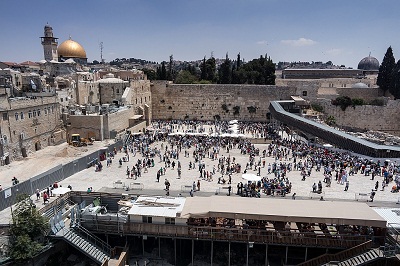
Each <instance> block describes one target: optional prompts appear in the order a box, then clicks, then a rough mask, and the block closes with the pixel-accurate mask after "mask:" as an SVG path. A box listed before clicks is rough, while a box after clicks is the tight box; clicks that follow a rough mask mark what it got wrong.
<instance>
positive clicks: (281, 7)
mask: <svg viewBox="0 0 400 266" xmlns="http://www.w3.org/2000/svg"><path fill="white" fill-rule="evenodd" d="M0 10H1V19H0V24H1V30H0V43H1V44H0V61H13V62H22V61H26V60H31V61H39V60H41V59H43V57H44V56H43V48H42V45H41V44H40V38H39V37H40V36H43V28H44V26H45V25H46V23H49V25H51V26H52V27H53V31H54V35H55V37H58V38H59V43H61V42H63V41H65V40H67V39H68V37H69V35H71V37H72V39H73V40H75V41H77V42H79V43H80V44H81V45H82V46H83V47H84V48H85V50H86V53H87V56H88V60H89V61H90V62H91V61H93V60H100V48H99V43H100V42H103V45H104V50H103V57H104V58H105V59H106V61H110V60H112V59H115V58H123V57H126V58H129V57H135V58H141V59H147V60H151V61H157V62H161V61H163V60H166V61H167V60H168V59H169V55H171V54H173V56H174V59H177V60H187V61H189V60H196V59H201V58H203V57H204V56H206V57H209V56H210V54H211V52H213V54H214V56H215V57H218V58H223V57H225V54H226V53H227V52H228V54H229V57H230V58H232V59H234V58H236V55H237V54H238V53H239V52H240V53H241V56H242V58H244V59H245V60H250V59H253V58H257V57H259V56H260V55H261V54H263V55H265V54H266V53H267V54H268V55H270V56H271V58H272V60H273V61H274V62H278V61H323V62H326V61H328V60H331V61H332V62H333V63H334V64H336V65H341V64H344V65H346V66H349V67H354V68H356V67H357V64H358V62H359V61H360V60H361V59H362V58H363V57H365V56H368V54H369V52H371V55H372V56H374V57H376V58H377V59H378V60H379V62H381V61H382V59H383V56H384V54H385V52H386V49H387V48H388V47H389V46H390V45H391V46H392V48H393V51H394V56H395V58H396V61H397V60H398V59H400V58H399V57H400V52H399V51H400V31H399V26H400V14H399V12H400V1H399V0H329V1H328V0H198V1H194V0H137V1H135V0H112V1H111V0H68V1H62V0H51V1H50V0H35V1H32V0H26V1H23V0H1V1H0Z"/></svg>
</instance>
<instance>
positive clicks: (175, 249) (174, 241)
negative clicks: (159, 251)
mask: <svg viewBox="0 0 400 266" xmlns="http://www.w3.org/2000/svg"><path fill="white" fill-rule="evenodd" d="M174 253H175V265H176V238H174Z"/></svg>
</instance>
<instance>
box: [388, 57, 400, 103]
mask: <svg viewBox="0 0 400 266" xmlns="http://www.w3.org/2000/svg"><path fill="white" fill-rule="evenodd" d="M392 77H393V81H392V82H393V83H392V86H391V87H390V89H389V92H390V93H391V94H392V95H393V96H394V98H395V99H400V60H399V61H397V64H396V65H395V67H394V69H393V73H392Z"/></svg>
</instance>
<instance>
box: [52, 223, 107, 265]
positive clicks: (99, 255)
mask: <svg viewBox="0 0 400 266" xmlns="http://www.w3.org/2000/svg"><path fill="white" fill-rule="evenodd" d="M56 235H57V236H58V237H62V238H63V239H64V240H65V241H67V242H68V243H69V244H70V245H72V246H73V247H75V248H77V249H78V250H80V251H81V252H83V253H84V254H86V255H87V256H89V257H90V258H91V259H93V260H94V261H95V262H97V263H99V264H102V263H103V262H104V261H105V260H108V259H109V258H110V255H111V247H110V246H109V245H108V244H107V243H105V242H104V241H103V240H101V239H99V238H98V237H96V236H94V235H92V234H91V233H90V232H88V231H87V230H86V229H84V228H83V227H80V226H78V227H74V229H68V228H66V227H64V228H63V229H62V230H60V231H59V232H57V234H56Z"/></svg>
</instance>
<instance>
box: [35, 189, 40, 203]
mask: <svg viewBox="0 0 400 266" xmlns="http://www.w3.org/2000/svg"><path fill="white" fill-rule="evenodd" d="M39 199H40V190H39V189H38V188H37V189H36V200H39Z"/></svg>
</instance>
